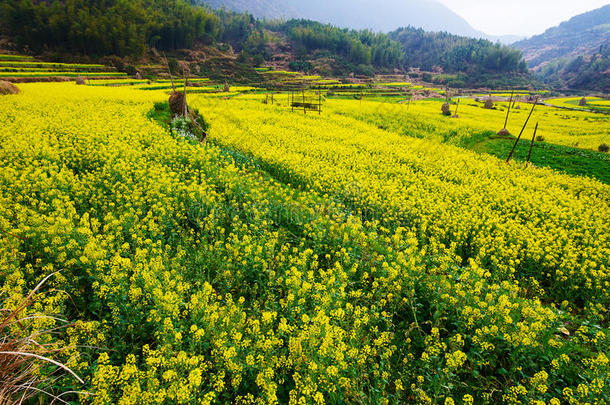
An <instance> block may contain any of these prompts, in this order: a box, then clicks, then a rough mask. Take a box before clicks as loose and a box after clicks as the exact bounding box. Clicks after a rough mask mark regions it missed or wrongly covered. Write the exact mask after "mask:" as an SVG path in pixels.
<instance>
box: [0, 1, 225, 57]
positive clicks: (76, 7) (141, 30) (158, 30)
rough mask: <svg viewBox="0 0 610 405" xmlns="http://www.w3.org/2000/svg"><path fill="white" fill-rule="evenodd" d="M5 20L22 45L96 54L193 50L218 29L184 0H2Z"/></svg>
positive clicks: (0, 19) (213, 36)
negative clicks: (152, 50) (50, 0)
mask: <svg viewBox="0 0 610 405" xmlns="http://www.w3.org/2000/svg"><path fill="white" fill-rule="evenodd" d="M0 23H1V27H2V29H3V30H4V33H5V34H8V35H10V37H11V39H12V40H13V42H15V43H16V44H17V46H19V47H20V48H29V49H31V50H32V51H33V52H42V51H44V50H48V49H54V50H61V51H65V52H70V53H76V54H82V55H93V56H102V55H118V56H141V55H143V54H144V52H145V51H146V49H147V48H148V47H155V48H158V49H163V50H172V49H179V48H188V47H191V46H193V45H194V44H195V42H196V41H205V42H213V41H214V40H215V39H216V36H217V34H218V30H219V23H218V18H217V17H216V16H215V15H213V14H212V13H211V12H209V11H207V10H205V9H204V8H201V7H193V6H192V4H191V3H190V2H187V1H183V0H177V1H171V2H169V1H166V0H133V1H121V0H65V1H58V0H55V1H53V2H49V3H47V2H44V1H43V2H33V1H14V0H0Z"/></svg>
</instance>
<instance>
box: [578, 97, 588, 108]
mask: <svg viewBox="0 0 610 405" xmlns="http://www.w3.org/2000/svg"><path fill="white" fill-rule="evenodd" d="M578 105H579V106H580V107H586V106H587V98H586V97H583V98H581V99H580V101H579V102H578Z"/></svg>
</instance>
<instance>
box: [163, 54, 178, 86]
mask: <svg viewBox="0 0 610 405" xmlns="http://www.w3.org/2000/svg"><path fill="white" fill-rule="evenodd" d="M163 59H165V65H166V66H167V72H168V73H169V79H170V80H171V82H172V90H173V91H174V93H175V92H176V86H174V77H173V76H172V70H171V69H170V68H169V61H168V60H167V56H165V53H164V54H163Z"/></svg>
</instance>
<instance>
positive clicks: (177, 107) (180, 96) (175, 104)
mask: <svg viewBox="0 0 610 405" xmlns="http://www.w3.org/2000/svg"><path fill="white" fill-rule="evenodd" d="M169 109H170V110H171V112H172V115H173V116H178V115H180V116H185V115H186V110H185V109H186V96H185V95H184V93H182V92H180V91H174V92H173V93H172V94H171V96H169Z"/></svg>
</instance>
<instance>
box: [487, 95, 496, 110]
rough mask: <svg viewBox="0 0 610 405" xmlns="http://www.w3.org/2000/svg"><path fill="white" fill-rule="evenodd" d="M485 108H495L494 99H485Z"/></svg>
mask: <svg viewBox="0 0 610 405" xmlns="http://www.w3.org/2000/svg"><path fill="white" fill-rule="evenodd" d="M485 108H486V109H488V110H493V108H494V101H493V99H492V98H491V97H489V98H488V99H487V100H485Z"/></svg>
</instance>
